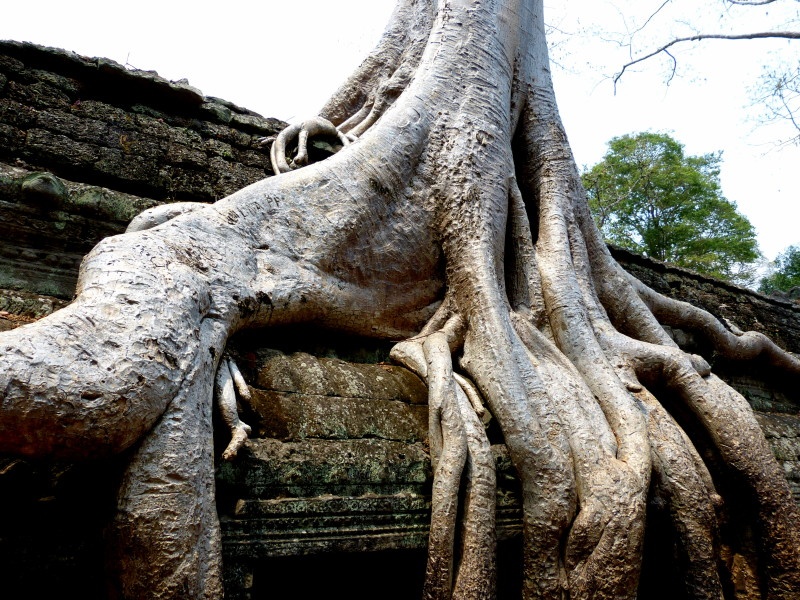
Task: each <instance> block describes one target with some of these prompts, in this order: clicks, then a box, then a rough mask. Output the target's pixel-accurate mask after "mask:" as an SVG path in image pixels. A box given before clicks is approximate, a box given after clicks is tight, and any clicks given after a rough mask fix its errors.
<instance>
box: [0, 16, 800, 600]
mask: <svg viewBox="0 0 800 600" xmlns="http://www.w3.org/2000/svg"><path fill="white" fill-rule="evenodd" d="M543 9H544V7H543V1H542V0H441V1H439V2H436V1H429V2H424V1H420V0H400V1H399V2H398V4H397V8H396V11H395V12H394V14H393V17H392V19H391V21H390V23H389V26H388V27H387V30H386V33H385V35H384V37H383V38H382V40H381V41H380V42H379V44H378V46H377V47H376V49H375V51H374V52H373V53H372V54H371V55H370V56H369V57H368V58H367V59H366V61H365V62H364V63H363V64H362V66H361V67H359V68H358V69H356V71H355V72H354V73H353V74H352V76H351V77H350V78H349V79H348V80H347V81H346V82H344V84H343V85H342V87H341V88H340V89H339V90H338V91H337V92H336V93H335V94H334V95H333V96H332V97H331V99H330V100H329V101H328V102H327V103H326V105H325V106H324V107H323V108H322V110H321V112H320V117H319V118H314V119H310V120H308V121H306V122H305V123H303V124H301V125H299V126H293V127H291V128H289V129H288V130H287V131H286V132H285V133H282V134H281V135H279V136H278V139H277V140H275V143H274V145H273V148H272V159H273V164H274V165H275V169H276V171H279V172H280V173H281V174H280V175H278V176H277V177H271V178H268V179H265V180H262V181H260V182H258V183H256V184H253V185H250V186H248V187H246V188H244V189H242V190H240V191H239V192H237V193H235V194H232V195H231V196H229V197H228V198H225V199H222V200H220V201H218V202H216V203H215V204H213V205H210V206H209V205H201V204H193V203H185V204H183V205H181V206H176V205H165V206H164V207H160V208H158V209H154V210H153V211H150V212H149V213H148V214H146V215H145V216H143V217H142V218H141V219H138V221H137V222H136V224H134V225H135V226H134V227H132V228H131V231H130V232H129V233H127V234H125V235H120V236H114V237H111V238H107V239H106V240H104V241H102V242H101V243H100V244H98V246H96V247H95V249H94V250H92V252H91V253H90V254H89V255H88V256H87V257H86V259H85V260H84V262H83V263H82V266H81V273H80V277H79V281H78V286H77V290H76V298H75V300H74V301H73V303H72V304H70V305H69V306H67V307H66V308H64V309H62V310H61V311H58V312H56V313H53V314H52V315H50V316H48V317H46V318H44V319H42V320H40V321H37V322H36V323H32V324H30V325H26V326H23V327H20V328H17V329H14V330H12V331H9V332H4V333H2V334H0V394H1V396H0V452H14V453H19V454H24V455H27V456H37V457H65V458H67V457H69V458H74V459H77V458H94V457H96V456H98V455H103V454H106V455H107V454H113V453H124V452H126V451H130V452H129V453H127V454H125V456H126V457H127V458H128V459H129V461H130V462H129V464H128V467H127V470H126V473H125V475H124V477H123V478H122V482H121V488H120V492H119V497H118V501H117V512H116V517H115V519H114V523H113V525H112V527H111V533H110V536H109V537H110V539H112V540H113V541H114V543H115V548H116V550H115V552H114V556H113V558H114V559H115V560H113V561H111V562H113V563H114V565H115V566H114V569H113V570H114V574H115V576H116V584H117V596H118V597H121V598H144V597H147V598H187V597H191V598H217V597H219V596H220V595H221V593H222V584H221V568H220V567H221V565H220V561H221V550H220V530H219V522H218V519H217V514H216V511H215V507H214V477H213V474H214V454H213V445H212V441H211V429H212V418H211V414H212V407H213V399H214V396H213V389H214V387H215V381H216V384H217V387H218V388H219V393H218V395H217V400H218V404H219V405H220V408H221V410H222V413H223V417H225V421H226V422H227V423H228V424H229V426H230V427H231V429H232V432H233V438H234V443H233V444H232V447H229V448H228V449H227V450H226V454H227V455H228V456H231V457H233V456H234V455H235V452H236V449H237V446H238V445H240V444H241V443H243V442H244V438H245V437H246V434H247V427H246V426H245V425H244V424H243V423H241V422H240V421H239V420H238V417H237V416H236V414H235V413H236V411H235V398H233V397H232V394H233V393H234V392H233V390H234V388H235V387H236V386H235V385H234V382H235V381H237V380H238V379H239V378H238V377H237V369H236V368H235V366H234V365H233V363H232V362H231V361H230V360H228V359H227V358H226V356H225V353H224V349H225V346H226V344H227V342H228V340H229V339H230V337H231V336H232V335H234V334H235V333H236V332H237V331H239V330H242V329H244V328H255V327H264V328H268V327H274V326H279V325H293V324H297V323H310V324H314V325H316V326H322V327H327V328H331V329H334V330H337V331H341V332H347V333H355V334H360V335H369V336H373V337H381V338H383V339H387V340H401V341H399V342H398V343H397V344H396V345H395V347H394V348H393V350H392V353H391V356H392V357H393V359H394V360H396V361H398V362H399V363H401V364H403V365H406V366H407V367H408V368H409V369H412V370H413V371H414V372H416V373H417V374H418V375H419V376H420V377H421V378H422V379H423V380H424V381H425V382H426V383H427V385H428V391H429V398H428V415H429V441H430V453H431V462H432V466H433V472H434V477H433V485H432V499H431V513H432V515H431V526H430V535H429V550H428V568H427V571H426V581H425V586H424V590H423V595H424V597H425V598H431V599H436V600H439V599H441V600H445V599H449V598H458V599H475V600H478V599H488V598H492V597H493V596H494V595H495V540H496V527H495V512H496V511H495V500H496V486H495V483H496V482H495V455H494V454H493V452H492V450H491V447H490V445H489V440H488V437H487V434H486V431H485V429H484V427H483V424H482V422H481V421H480V419H479V418H478V413H480V412H482V411H483V410H485V409H484V407H483V402H484V401H485V403H486V405H487V407H488V410H490V411H491V413H492V415H493V416H494V417H495V419H496V421H497V423H498V424H499V427H500V429H501V430H502V434H503V437H504V442H505V444H506V446H507V448H508V452H509V456H510V458H511V460H512V462H513V464H514V466H515V468H516V471H517V474H518V476H519V482H520V486H519V495H520V499H521V504H522V511H521V521H522V528H523V536H522V538H523V539H522V550H521V551H522V555H523V561H522V563H523V567H522V571H523V572H522V594H521V595H522V597H523V598H524V599H525V600H529V599H533V598H547V599H553V600H555V599H563V598H565V597H569V598H570V599H572V600H579V599H588V598H594V599H603V598H609V599H611V598H613V599H617V600H618V599H625V598H628V599H633V598H636V597H637V595H638V594H637V589H638V584H639V577H640V573H641V568H642V556H643V548H644V531H645V524H646V522H647V519H648V516H649V515H648V497H649V494H650V493H651V490H652V489H655V488H657V489H658V493H659V501H660V502H661V503H662V504H663V506H664V512H665V513H666V515H667V516H664V517H661V518H662V522H663V521H665V520H666V521H668V522H669V524H670V528H671V538H670V541H669V542H668V543H669V544H670V549H671V550H672V552H673V553H674V555H675V557H676V558H675V563H676V566H677V567H676V568H679V569H680V570H681V574H682V577H681V583H682V585H684V586H685V587H686V590H687V594H686V595H687V596H689V597H694V598H708V599H714V600H719V598H721V597H723V593H724V592H725V590H728V591H731V590H734V589H735V586H734V577H736V578H738V577H739V576H740V575H741V577H742V578H744V579H746V580H747V581H748V583H749V582H751V581H752V582H754V584H753V585H757V586H758V588H759V590H763V596H765V597H767V598H769V599H770V600H794V599H796V598H797V590H798V589H800V531H798V530H797V527H796V523H797V522H798V519H800V516H798V507H797V505H796V503H795V501H794V499H793V497H792V494H791V491H790V489H789V486H788V483H787V481H786V479H785V477H784V475H783V472H782V470H781V468H780V467H779V466H778V464H777V462H776V461H775V458H774V457H773V455H772V452H771V450H770V448H769V446H768V445H767V442H766V440H765V438H764V435H763V433H762V431H761V429H760V427H759V425H758V423H757V421H756V419H755V417H754V415H753V412H752V409H751V408H750V406H749V405H748V403H747V401H746V400H745V399H744V398H743V397H742V396H741V395H739V394H737V393H736V392H735V391H733V390H732V389H731V388H729V387H728V386H726V385H725V384H724V383H723V382H722V381H721V380H720V379H718V378H717V377H716V376H715V375H714V374H712V373H711V368H710V366H709V364H708V363H707V362H706V361H705V360H703V359H702V358H701V357H699V356H695V355H690V354H687V353H685V352H683V351H682V350H681V349H680V348H678V346H677V345H676V344H675V342H674V341H673V340H672V339H671V338H670V337H669V336H668V335H667V333H666V331H665V329H664V327H663V326H662V325H669V326H675V327H681V328H688V329H692V330H697V332H698V333H697V335H699V336H706V337H707V338H708V340H709V341H710V343H711V344H712V346H713V347H714V348H715V349H717V350H718V351H719V352H720V353H721V354H722V355H724V356H727V357H731V358H736V359H741V360H746V359H751V358H756V357H759V356H761V357H763V358H764V359H765V360H766V361H768V362H770V363H771V364H772V365H773V366H775V367H776V368H780V369H784V370H786V371H788V372H789V373H790V374H791V376H793V377H797V376H800V360H798V359H797V358H796V357H794V356H792V355H790V354H788V353H786V352H784V351H782V350H781V349H780V348H778V347H777V346H776V345H775V344H774V343H772V342H771V341H770V340H768V339H767V338H766V337H765V336H763V335H760V334H757V333H753V332H750V333H746V334H741V332H738V333H733V332H731V331H729V330H727V329H725V328H724V327H723V326H722V325H721V324H720V323H719V322H718V321H717V320H716V319H714V318H713V317H712V316H711V315H710V314H709V313H707V312H704V311H702V310H699V309H696V308H694V307H692V306H689V305H687V304H685V303H681V302H677V301H675V300H671V299H669V298H667V297H664V296H662V295H660V294H658V293H656V292H655V291H653V290H651V289H649V288H648V287H646V286H645V285H643V284H642V283H641V282H639V281H637V280H635V279H634V278H632V277H631V276H629V275H627V274H626V273H625V272H624V271H623V270H622V268H621V267H620V266H619V265H618V264H617V263H616V262H615V261H614V259H613V257H612V256H611V255H610V253H609V252H608V249H607V247H606V245H605V244H604V243H603V240H602V238H601V236H600V234H599V232H598V231H597V228H596V227H595V225H594V222H593V220H592V217H591V215H590V213H589V208H588V205H587V202H586V194H585V193H584V190H583V187H582V185H581V181H580V177H579V174H578V170H577V167H576V165H575V161H574V159H573V157H572V153H571V151H570V148H569V145H568V143H567V136H566V133H565V132H564V129H563V126H562V123H561V120H560V117H559V113H558V108H557V103H556V99H555V92H554V89H553V84H552V80H551V78H550V62H549V56H548V51H547V44H546V40H545V33H544V32H545V28H544V13H543ZM334 134H335V136H336V138H338V140H339V142H341V145H342V146H343V149H342V150H341V151H340V152H338V153H337V154H335V155H333V156H332V157H330V158H328V159H326V160H324V161H322V162H318V163H315V164H312V165H309V166H308V167H305V168H302V169H299V170H292V167H293V166H294V167H296V166H298V164H299V163H304V162H305V161H306V159H307V156H306V153H305V152H304V151H303V149H304V146H305V144H306V141H307V138H308V136H310V135H320V136H329V137H332V136H333V135H334ZM295 149H296V150H297V151H295ZM292 163H294V164H292ZM269 335H270V333H269V331H266V332H264V336H265V339H267V338H268V336H269ZM240 387H241V385H240ZM662 394H664V395H663V396H662V397H663V398H664V399H668V401H665V402H664V403H663V404H662V402H661V401H660V400H659V398H658V396H659V395H662ZM675 407H677V408H675ZM670 408H675V411H676V414H675V416H673V415H672V414H670V412H669V409H670ZM684 417H685V418H687V419H689V420H690V421H689V422H690V423H691V427H689V426H682V425H681V422H682V420H683V418H684ZM684 423H685V422H684ZM692 438H693V439H692ZM703 457H712V459H711V460H710V461H709V464H706V463H705V462H704V460H703ZM712 472H713V476H716V477H717V480H715V479H714V478H713V476H712ZM720 478H722V480H724V481H725V482H726V485H725V486H720V488H721V489H722V490H723V491H722V493H723V494H726V493H727V492H726V490H728V489H731V490H733V492H732V493H735V494H737V496H739V495H741V496H742V497H746V498H747V501H748V515H747V516H748V517H750V518H751V519H752V523H749V525H751V526H752V527H751V530H750V532H749V535H751V536H752V538H753V539H754V540H756V542H755V545H756V549H755V550H754V551H753V552H752V556H748V561H749V562H747V564H745V565H738V563H737V565H735V567H736V568H737V569H744V571H741V572H734V571H732V569H733V568H734V566H732V565H733V563H735V562H736V561H730V562H728V561H725V560H721V557H722V556H730V555H731V553H732V550H731V548H730V546H729V544H730V543H731V542H730V540H729V539H727V538H725V537H724V536H722V535H718V531H719V530H720V528H721V526H724V525H726V524H727V523H730V522H731V519H730V515H729V514H727V513H726V512H725V506H724V501H723V498H722V497H721V496H720V494H719V493H718V491H717V489H716V487H715V486H716V485H717V483H716V482H718V481H720ZM728 485H730V488H729V487H728ZM737 519H738V515H737ZM737 519H734V520H737ZM725 544H728V546H725ZM720 546H725V547H722V548H721V547H720ZM726 553H727V554H726ZM740 562H741V561H740ZM751 565H752V566H751ZM738 581H739V580H738V579H736V582H738Z"/></svg>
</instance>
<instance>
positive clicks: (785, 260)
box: [758, 246, 800, 294]
mask: <svg viewBox="0 0 800 600" xmlns="http://www.w3.org/2000/svg"><path fill="white" fill-rule="evenodd" d="M798 286H800V246H789V247H788V248H787V249H786V250H784V251H783V252H781V253H780V254H779V255H778V257H777V258H776V259H775V271H774V272H773V273H771V274H770V275H767V276H766V277H764V278H763V279H762V280H761V283H759V285H758V289H759V291H761V292H764V293H765V294H771V293H773V292H788V291H789V290H791V289H792V288H795V287H798Z"/></svg>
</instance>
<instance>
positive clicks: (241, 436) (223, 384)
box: [215, 357, 252, 460]
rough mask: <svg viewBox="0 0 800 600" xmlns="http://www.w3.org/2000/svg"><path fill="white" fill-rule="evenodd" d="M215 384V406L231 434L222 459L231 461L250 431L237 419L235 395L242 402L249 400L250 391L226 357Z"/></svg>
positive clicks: (232, 362)
mask: <svg viewBox="0 0 800 600" xmlns="http://www.w3.org/2000/svg"><path fill="white" fill-rule="evenodd" d="M215 383H216V386H215V387H216V398H217V406H219V410H220V414H221V415H222V419H223V421H225V424H226V425H227V426H228V428H229V429H230V432H231V441H230V442H229V443H228V446H227V447H226V448H225V450H224V451H223V453H222V458H223V459H224V460H233V459H234V458H235V457H236V454H237V453H238V452H239V450H240V449H241V447H242V446H244V444H245V442H246V441H247V438H248V436H249V435H250V433H251V431H252V430H251V428H250V426H249V425H248V424H247V423H245V422H243V421H241V420H240V419H239V411H238V409H237V406H236V394H237V392H238V394H239V396H240V397H241V398H242V399H243V400H249V399H250V390H249V389H248V387H247V383H245V381H244V378H243V377H242V373H241V371H239V367H237V366H236V363H235V362H234V361H233V360H232V359H230V358H228V357H223V358H222V360H221V361H220V363H219V368H218V369H217V377H216V381H215Z"/></svg>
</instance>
